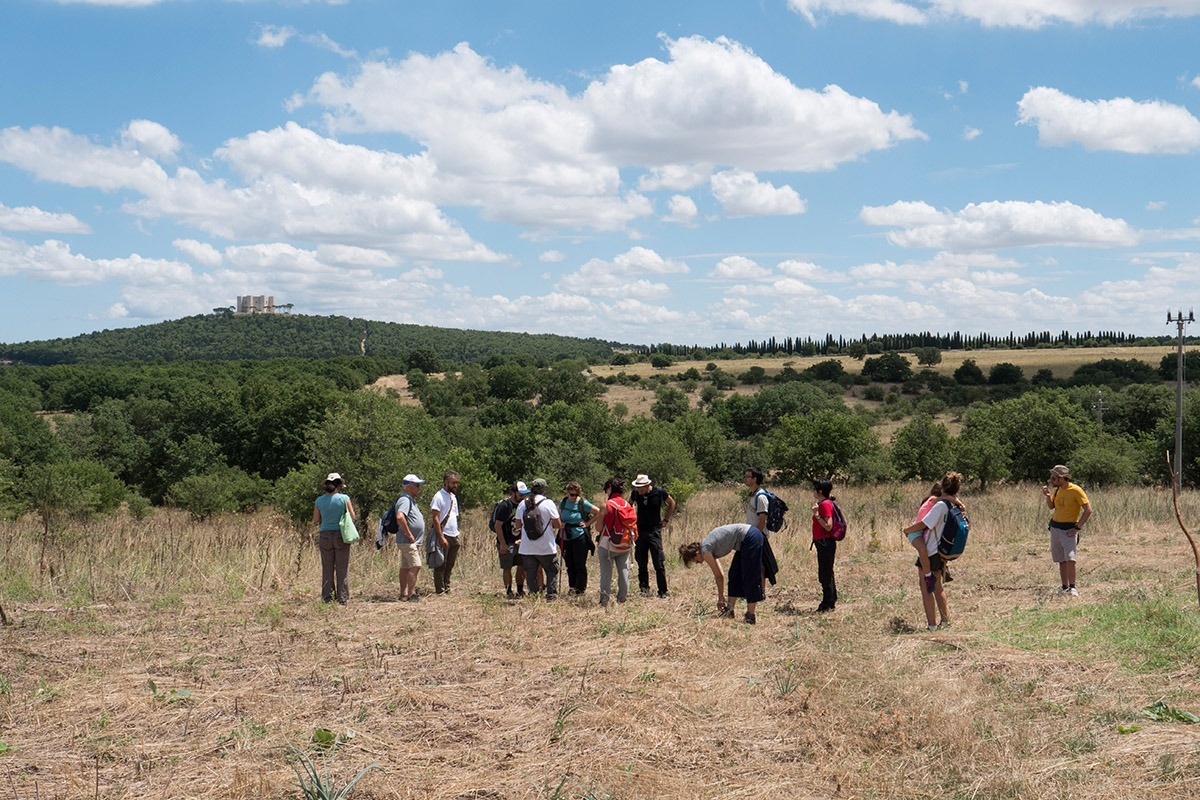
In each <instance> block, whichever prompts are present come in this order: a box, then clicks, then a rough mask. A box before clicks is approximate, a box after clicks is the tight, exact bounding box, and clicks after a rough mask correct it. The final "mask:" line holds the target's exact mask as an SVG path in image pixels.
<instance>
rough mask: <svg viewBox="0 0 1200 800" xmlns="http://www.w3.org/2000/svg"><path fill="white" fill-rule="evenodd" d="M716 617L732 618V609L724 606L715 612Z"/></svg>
mask: <svg viewBox="0 0 1200 800" xmlns="http://www.w3.org/2000/svg"><path fill="white" fill-rule="evenodd" d="M717 617H719V618H721V619H733V609H732V608H731V607H729V606H725V607H724V608H722V609H721V610H720V612H719V613H718V614H717Z"/></svg>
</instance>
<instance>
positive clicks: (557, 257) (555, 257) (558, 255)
mask: <svg viewBox="0 0 1200 800" xmlns="http://www.w3.org/2000/svg"><path fill="white" fill-rule="evenodd" d="M566 259H567V256H566V254H565V253H563V252H561V251H559V250H547V251H546V252H544V253H542V254H541V255H539V256H538V261H541V262H542V263H543V264H560V263H562V262H563V261H566Z"/></svg>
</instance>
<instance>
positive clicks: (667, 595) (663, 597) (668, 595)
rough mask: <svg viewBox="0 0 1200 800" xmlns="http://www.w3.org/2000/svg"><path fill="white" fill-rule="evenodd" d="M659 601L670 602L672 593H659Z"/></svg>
mask: <svg viewBox="0 0 1200 800" xmlns="http://www.w3.org/2000/svg"><path fill="white" fill-rule="evenodd" d="M658 599H659V600H670V599H671V593H670V592H659V593H658Z"/></svg>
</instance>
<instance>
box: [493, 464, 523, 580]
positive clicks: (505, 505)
mask: <svg viewBox="0 0 1200 800" xmlns="http://www.w3.org/2000/svg"><path fill="white" fill-rule="evenodd" d="M523 487H524V484H523V483H515V484H513V485H512V486H509V487H508V496H507V497H505V498H504V499H503V500H501V501H500V502H499V503H497V504H496V506H495V508H493V509H492V519H491V523H492V531H493V532H494V533H495V534H496V551H497V552H498V553H499V554H500V569H502V570H504V590H505V592H504V593H505V594H506V595H507V596H509V597H514V596H517V595H524V594H525V569H524V568H523V567H522V566H521V558H520V556H518V555H517V543H518V542H519V541H520V540H521V537H520V535H519V534H517V533H516V532H515V531H514V530H513V515H514V514H515V513H516V511H517V505H518V504H519V503H520V502H521V491H520V490H521V488H523ZM526 491H528V490H526ZM514 566H515V567H516V568H517V592H516V595H514V594H513V574H512V573H513V567H514Z"/></svg>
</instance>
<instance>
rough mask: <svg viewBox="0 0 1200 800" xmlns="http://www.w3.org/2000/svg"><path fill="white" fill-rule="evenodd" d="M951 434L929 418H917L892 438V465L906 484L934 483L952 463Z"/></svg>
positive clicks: (926, 415) (921, 415) (918, 415)
mask: <svg viewBox="0 0 1200 800" xmlns="http://www.w3.org/2000/svg"><path fill="white" fill-rule="evenodd" d="M951 455H952V449H951V446H950V432H949V431H948V430H947V429H946V426H945V425H942V424H941V423H940V422H935V421H934V419H933V417H931V416H929V415H928V414H917V415H916V416H915V417H913V419H912V421H911V422H909V423H908V424H907V425H905V426H904V427H902V428H901V429H900V430H898V431H896V435H895V436H894V437H893V438H892V463H893V464H895V466H896V472H897V473H898V474H899V476H900V477H901V478H903V479H905V480H911V479H913V478H917V479H919V480H933V479H935V478H939V477H941V476H942V475H944V474H945V472H946V470H947V469H948V468H949V466H950V463H951Z"/></svg>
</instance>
